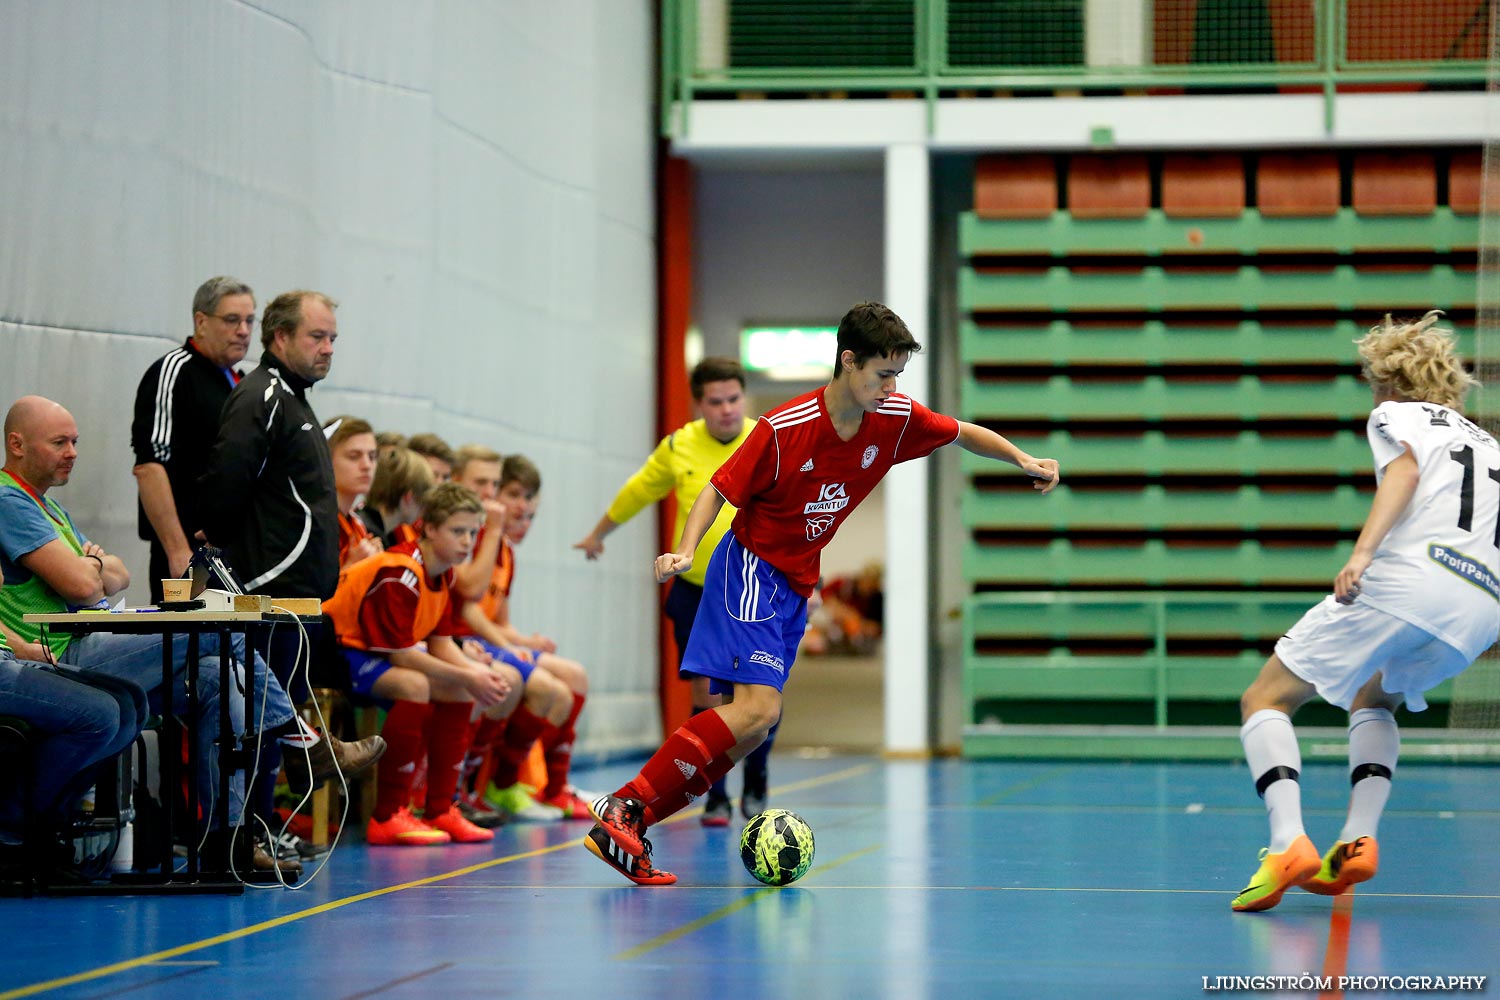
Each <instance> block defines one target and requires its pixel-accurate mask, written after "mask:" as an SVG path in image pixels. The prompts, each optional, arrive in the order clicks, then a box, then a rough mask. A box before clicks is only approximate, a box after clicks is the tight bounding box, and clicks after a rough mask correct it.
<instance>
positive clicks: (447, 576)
mask: <svg viewBox="0 0 1500 1000" xmlns="http://www.w3.org/2000/svg"><path fill="white" fill-rule="evenodd" d="M389 552H390V553H391V555H392V556H409V557H411V558H413V559H415V560H416V562H417V564H418V565H419V566H420V565H421V564H422V550H421V549H420V548H418V547H417V545H416V544H414V543H410V542H408V543H404V544H401V545H397V546H396V547H395V548H392V549H390V550H389ZM425 568H426V567H423V569H424V570H425ZM452 586H453V571H452V570H451V569H450V570H448V571H447V572H445V573H444V574H443V575H442V576H440V577H438V578H437V579H436V580H434V579H432V578H431V577H430V576H428V575H427V574H426V573H425V572H423V573H420V574H418V573H415V572H413V571H412V570H411V569H409V568H408V567H406V566H402V565H399V564H398V565H390V566H382V567H381V568H380V569H379V570H378V571H376V573H375V576H374V579H373V580H371V582H370V585H369V588H368V589H367V590H366V592H365V595H364V600H363V601H362V602H361V603H360V605H359V626H360V631H361V632H362V633H363V635H364V639H365V643H366V648H367V649H371V650H375V651H377V652H385V651H388V650H390V651H393V650H400V649H410V648H411V647H413V646H415V645H416V644H417V643H419V642H425V641H427V640H428V639H430V638H432V637H433V636H435V635H454V634H455V633H457V631H458V629H459V627H460V626H461V625H462V619H461V618H460V617H459V615H458V610H459V609H458V608H457V607H455V602H454V601H452V600H451V599H450V594H451V593H452ZM439 606H440V608H439ZM434 619H436V624H435V625H433V626H432V629H431V631H427V632H426V634H421V635H419V634H418V632H422V631H426V630H425V629H422V628H421V627H420V626H419V625H418V624H417V623H418V622H419V621H433V620H434Z"/></svg>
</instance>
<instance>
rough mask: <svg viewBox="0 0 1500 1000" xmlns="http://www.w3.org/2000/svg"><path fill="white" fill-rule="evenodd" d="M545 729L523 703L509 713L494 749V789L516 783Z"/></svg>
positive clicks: (537, 717) (545, 722)
mask: <svg viewBox="0 0 1500 1000" xmlns="http://www.w3.org/2000/svg"><path fill="white" fill-rule="evenodd" d="M546 728H547V720H546V719H544V718H542V717H541V716H540V715H536V714H534V713H533V712H532V711H531V709H529V708H527V707H526V705H525V703H524V702H523V703H521V704H520V705H517V706H516V710H515V711H514V712H512V713H510V717H509V718H508V719H507V720H506V725H505V735H504V736H502V737H501V738H500V745H499V746H498V747H496V748H495V776H494V778H493V779H491V780H493V781H494V783H495V787H496V788H509V787H510V786H511V785H514V784H515V783H516V781H517V780H518V776H519V775H520V773H521V764H522V762H523V761H525V760H526V755H527V754H528V753H529V752H530V751H531V744H533V743H535V742H536V738H537V737H538V736H540V735H542V730H544V729H546ZM387 752H389V751H387Z"/></svg>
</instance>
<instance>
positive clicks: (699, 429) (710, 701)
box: [573, 358, 776, 826]
mask: <svg viewBox="0 0 1500 1000" xmlns="http://www.w3.org/2000/svg"><path fill="white" fill-rule="evenodd" d="M689 384H690V385H691V387H692V391H693V401H694V402H695V403H697V404H698V411H699V412H700V413H702V414H703V416H702V418H700V419H698V420H694V421H692V422H691V423H687V424H683V425H682V426H681V427H679V428H677V430H675V431H673V432H672V433H671V434H668V435H667V436H666V437H664V438H662V439H661V443H660V444H658V445H657V446H656V450H655V451H653V452H652V453H651V457H650V458H648V459H646V464H645V465H642V466H641V467H640V468H639V469H638V470H636V473H635V475H633V476H631V477H630V478H629V479H628V480H626V481H625V485H624V486H622V487H620V492H619V493H617V494H615V499H614V502H613V503H611V504H610V505H609V510H607V511H606V512H605V514H604V516H603V517H601V518H600V519H599V523H598V524H596V525H594V530H593V531H590V532H589V533H588V535H587V536H586V537H585V538H584V539H583V541H581V542H579V543H577V544H576V545H574V546H573V547H574V548H575V549H582V550H583V553H584V555H586V556H588V558H590V559H597V558H599V555H600V554H601V553H602V552H603V551H604V537H605V536H606V535H608V534H609V533H610V532H611V531H614V530H615V529H616V528H618V527H619V526H620V525H622V524H624V523H625V522H626V521H628V520H630V519H631V518H632V517H635V515H637V514H639V513H640V512H641V511H642V510H645V509H646V508H647V507H649V506H651V505H652V504H654V503H656V502H657V501H659V500H661V499H663V498H664V497H665V496H666V495H667V494H668V493H673V492H675V493H676V494H677V527H676V528H675V529H674V530H673V533H672V534H673V542H674V544H675V543H676V541H677V540H678V539H680V538H682V526H683V524H685V523H686V522H687V515H688V510H689V509H690V508H691V507H692V506H693V501H694V500H696V499H697V498H698V494H699V493H700V492H702V490H703V487H704V486H705V485H707V484H708V480H709V478H710V477H712V476H713V474H714V473H715V472H717V471H719V466H721V465H723V464H724V463H725V462H726V461H728V460H729V456H730V455H733V454H734V452H735V449H737V448H738V447H739V446H740V445H741V444H743V443H744V441H745V438H747V437H749V435H750V430H751V428H753V427H754V426H755V421H754V420H747V419H746V418H745V369H744V368H742V367H741V366H740V363H739V362H738V361H734V360H731V359H729V358H704V359H703V360H702V361H700V362H698V364H697V365H695V366H694V367H693V373H692V376H691V378H690V382H689ZM734 515H735V509H734V508H733V507H731V506H730V505H729V504H727V503H726V504H725V505H724V507H723V509H722V510H720V511H719V516H718V517H717V518H716V519H715V520H714V523H713V526H712V527H710V528H709V529H708V531H707V533H706V534H704V536H703V541H702V542H700V543H699V544H698V549H697V552H696V553H695V554H694V556H693V568H692V569H690V570H688V571H687V572H686V573H684V574H682V575H681V576H679V577H677V578H676V579H674V580H673V581H672V589H671V590H670V591H668V593H667V602H666V608H665V610H666V613H667V617H668V618H670V619H672V633H673V635H674V636H675V637H676V639H677V660H678V665H679V666H680V665H681V663H682V652H683V650H685V649H687V643H688V633H689V632H690V631H692V628H693V619H694V618H695V617H696V616H697V614H698V602H699V600H701V599H702V597H703V575H704V574H705V573H706V572H707V571H708V557H709V556H710V555H712V554H713V551H714V547H715V546H716V545H718V544H719V539H721V538H723V537H724V532H726V531H728V530H729V525H730V523H731V522H732V521H733V520H734ZM692 683H693V714H694V715H696V714H698V713H699V712H702V711H705V710H707V709H710V708H714V707H716V706H717V705H718V704H719V702H720V700H721V699H720V697H719V696H718V695H713V694H709V693H708V678H707V677H694V678H693V681H692ZM775 738H776V729H775V727H772V729H771V732H770V734H769V735H768V736H767V737H766V740H765V742H764V743H762V744H761V745H760V746H759V747H758V748H756V750H755V751H754V752H753V753H752V754H750V756H748V757H746V758H745V788H744V794H743V795H742V796H741V798H740V811H741V812H743V813H744V815H745V818H746V819H749V818H750V817H752V816H756V815H758V814H759V813H760V812H761V811H762V810H764V809H765V807H766V757H767V756H768V755H769V754H770V752H771V744H772V742H773V741H774V740H775ZM731 812H732V810H731V809H730V806H729V796H728V795H727V794H726V793H725V790H724V779H723V778H720V779H719V780H718V781H717V782H716V783H715V784H714V786H713V787H712V788H711V789H709V792H708V799H707V801H706V802H705V803H704V806H703V821H702V822H703V825H704V826H728V825H729V816H730V813H731Z"/></svg>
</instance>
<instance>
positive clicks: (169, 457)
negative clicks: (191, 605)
mask: <svg viewBox="0 0 1500 1000" xmlns="http://www.w3.org/2000/svg"><path fill="white" fill-rule="evenodd" d="M254 330H255V293H254V292H253V291H251V289H250V286H249V285H247V284H245V283H244V282H243V281H240V280H238V279H236V278H230V277H226V276H223V275H220V276H219V277H216V278H209V279H208V280H207V281H205V282H204V283H203V284H202V285H200V286H199V287H198V291H197V292H196V293H195V294H194V295H193V335H192V336H191V337H189V338H188V339H187V341H186V342H185V343H184V344H183V345H182V346H181V347H179V348H176V349H175V350H173V351H170V352H169V353H167V354H166V355H165V356H163V357H160V358H157V359H156V360H155V361H154V362H152V363H151V367H150V368H147V369H146V374H145V375H143V376H142V377H141V382H140V385H139V386H138V387H137V388H136V391H135V419H134V421H133V422H132V423H131V426H130V443H131V447H132V449H133V450H134V452H135V468H134V469H133V470H131V471H132V472H133V473H134V474H135V479H136V486H137V488H138V489H139V491H140V515H139V521H140V524H139V528H138V530H139V533H140V537H141V540H142V541H145V542H150V543H151V580H150V584H151V600H152V601H160V600H161V597H162V594H161V581H162V580H163V579H164V578H169V579H178V578H181V577H184V576H187V570H188V561H189V560H190V559H191V558H192V556H193V548H194V545H193V542H192V538H193V535H194V534H195V533H196V532H197V531H198V529H199V528H200V527H201V526H202V525H200V524H199V522H198V511H197V493H198V476H199V475H201V474H202V472H203V468H204V466H205V465H206V464H207V462H208V454H209V452H210V451H211V450H212V449H213V446H214V440H215V439H216V438H217V437H218V435H219V411H220V410H222V409H223V408H224V400H226V399H228V398H229V393H230V390H232V389H233V388H234V387H235V385H236V384H237V383H238V382H239V380H240V379H241V378H242V377H243V375H244V373H243V372H241V371H239V370H238V369H237V367H236V366H237V365H239V363H240V362H241V361H243V360H244V359H245V353H246V351H248V350H249V347H250V337H251V335H252V334H253V333H254Z"/></svg>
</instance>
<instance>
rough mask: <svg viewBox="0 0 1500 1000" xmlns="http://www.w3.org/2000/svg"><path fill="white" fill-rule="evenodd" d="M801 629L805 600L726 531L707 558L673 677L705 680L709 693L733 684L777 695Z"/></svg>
mask: <svg viewBox="0 0 1500 1000" xmlns="http://www.w3.org/2000/svg"><path fill="white" fill-rule="evenodd" d="M806 627H807V598H805V597H803V596H802V595H801V594H799V593H797V592H796V591H795V590H793V589H792V587H791V584H789V583H788V582H787V579H786V576H785V575H784V574H783V573H782V572H781V570H779V569H777V568H776V567H775V566H772V565H771V564H770V563H768V562H766V561H764V560H763V559H761V558H760V557H759V556H757V555H755V554H754V553H753V552H751V551H750V550H749V549H747V548H745V547H744V546H743V545H741V544H740V542H739V539H737V538H735V537H734V532H733V531H726V532H725V533H724V538H723V539H722V540H721V541H720V542H719V544H718V546H716V547H715V548H714V552H713V555H712V556H711V557H710V558H709V560H708V575H707V576H706V577H705V578H704V581H703V600H702V601H701V602H700V603H699V605H698V616H697V617H696V618H694V619H693V632H692V635H691V636H690V637H689V638H688V644H687V650H686V652H684V653H683V656H682V667H681V669H680V670H679V671H678V673H679V675H680V676H683V677H692V676H694V675H699V676H703V677H707V678H709V679H710V683H709V691H711V692H712V693H714V694H729V693H731V692H733V690H734V685H736V684H763V685H765V686H767V687H773V688H775V689H776V690H777V691H780V690H781V689H782V685H784V684H785V683H786V678H787V674H789V673H790V672H791V669H792V662H793V661H794V660H796V658H797V645H798V644H799V643H800V642H801V641H802V632H803V630H804V629H805V628H806Z"/></svg>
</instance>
